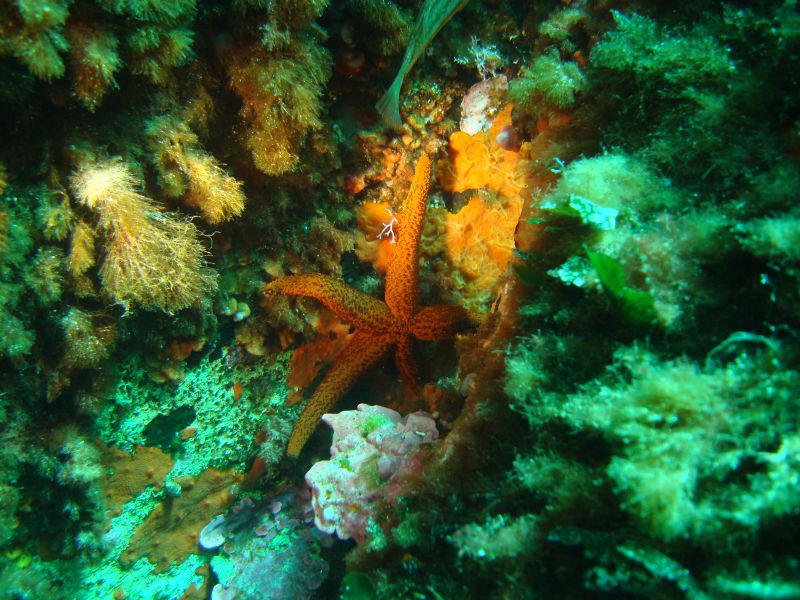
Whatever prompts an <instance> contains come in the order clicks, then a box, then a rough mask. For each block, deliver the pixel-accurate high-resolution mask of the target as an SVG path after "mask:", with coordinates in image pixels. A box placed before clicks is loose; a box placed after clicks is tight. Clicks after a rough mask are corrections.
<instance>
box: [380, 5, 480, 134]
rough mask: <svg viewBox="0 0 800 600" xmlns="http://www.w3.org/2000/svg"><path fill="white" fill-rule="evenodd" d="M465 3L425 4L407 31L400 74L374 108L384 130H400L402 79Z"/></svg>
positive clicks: (398, 73)
mask: <svg viewBox="0 0 800 600" xmlns="http://www.w3.org/2000/svg"><path fill="white" fill-rule="evenodd" d="M467 2H469V0H425V4H423V6H422V10H421V11H420V14H419V16H418V17H417V22H416V23H414V29H413V30H412V31H411V37H410V39H409V42H408V47H407V48H406V53H405V54H404V55H403V63H402V64H401V65H400V70H399V71H397V75H396V76H395V78H394V81H393V82H392V85H390V86H389V89H388V90H386V93H385V94H384V95H383V97H382V98H381V99H380V100H378V103H377V104H376V105H375V108H377V109H378V112H379V113H380V114H381V118H382V119H383V121H384V123H386V125H387V126H389V127H391V128H393V129H400V128H401V127H402V126H403V121H402V119H401V118H400V88H401V87H402V86H403V81H404V80H405V78H406V75H407V74H408V72H409V71H410V70H411V67H413V66H414V63H416V62H417V59H418V58H419V57H420V55H421V54H422V52H423V51H424V50H425V48H427V47H428V44H430V43H431V40H432V39H433V38H434V37H435V36H436V34H437V33H439V31H441V29H442V27H444V26H445V25H446V24H447V22H448V21H449V20H450V19H451V18H452V16H453V15H454V14H456V13H457V12H458V11H459V10H461V9H462V8H464V6H465V5H466V4H467Z"/></svg>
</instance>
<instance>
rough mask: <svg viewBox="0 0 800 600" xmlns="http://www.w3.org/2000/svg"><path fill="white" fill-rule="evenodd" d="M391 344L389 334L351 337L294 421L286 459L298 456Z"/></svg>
mask: <svg viewBox="0 0 800 600" xmlns="http://www.w3.org/2000/svg"><path fill="white" fill-rule="evenodd" d="M394 342H395V338H393V337H392V336H389V335H377V336H376V335H374V334H373V335H370V334H369V333H367V332H365V331H356V332H355V334H353V337H352V338H351V339H350V341H349V342H348V344H347V345H346V346H345V347H344V349H343V350H342V353H341V354H340V355H339V358H338V359H337V360H336V361H335V362H334V363H333V365H332V366H331V368H330V369H329V370H328V372H327V373H326V374H325V377H323V379H322V382H321V383H320V384H319V387H318V388H317V389H316V391H315V392H314V394H313V395H312V396H311V398H309V399H308V403H307V404H306V407H305V408H304V409H303V412H302V413H300V417H299V418H298V419H297V421H296V422H295V424H294V429H292V435H291V436H290V437H289V443H288V445H287V446H286V454H287V456H290V457H292V458H297V457H298V456H300V451H301V450H302V449H303V446H305V444H306V442H307V441H308V438H310V437H311V434H312V433H314V429H315V428H316V426H317V423H319V420H320V418H321V417H322V415H324V414H325V413H326V412H328V411H329V410H330V409H331V408H333V405H334V404H336V403H337V402H338V401H339V400H340V399H341V397H342V396H343V395H344V394H345V392H346V391H347V390H348V389H349V388H350V386H351V385H353V383H354V382H355V380H356V379H358V377H359V376H360V375H361V374H362V373H363V372H364V371H365V370H367V369H368V368H369V367H371V366H372V365H374V364H375V363H376V362H378V361H379V360H380V359H381V358H383V357H384V356H385V355H386V353H387V352H388V351H389V349H390V348H391V347H392V344H393V343H394Z"/></svg>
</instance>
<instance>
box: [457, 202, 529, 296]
mask: <svg viewBox="0 0 800 600" xmlns="http://www.w3.org/2000/svg"><path fill="white" fill-rule="evenodd" d="M522 206H523V201H522V198H521V197H520V196H515V197H512V198H507V199H505V201H503V202H499V203H493V202H487V201H486V200H484V199H482V198H478V197H474V198H471V199H470V201H469V202H468V203H467V204H466V205H465V206H464V207H463V208H462V209H461V210H460V211H458V212H457V213H456V214H449V213H448V214H447V217H446V221H445V239H446V240H447V246H446V251H447V257H448V260H449V261H450V262H451V264H453V265H454V266H455V267H456V268H457V269H458V270H459V271H461V273H462V275H463V276H464V278H465V279H467V280H468V281H469V282H471V283H472V284H473V285H474V286H475V287H476V288H477V289H484V290H485V289H490V288H491V287H492V286H493V285H494V284H495V283H496V282H497V279H498V277H499V276H500V275H501V274H502V273H503V272H504V271H505V270H506V267H507V266H508V261H509V260H511V256H512V251H513V250H514V229H515V228H516V226H517V221H519V216H520V214H521V213H522Z"/></svg>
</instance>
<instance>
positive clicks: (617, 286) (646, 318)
mask: <svg viewBox="0 0 800 600" xmlns="http://www.w3.org/2000/svg"><path fill="white" fill-rule="evenodd" d="M583 247H584V249H585V250H586V254H587V255H588V256H589V260H590V261H591V263H592V266H593V267H594V270H595V271H596V272H597V276H598V277H599V278H600V283H601V284H602V286H603V289H604V290H605V291H606V292H608V294H609V295H610V296H611V298H612V299H613V300H614V302H615V303H616V304H617V306H618V307H619V310H620V312H621V313H622V314H623V315H624V316H625V318H626V319H628V320H630V321H631V322H632V323H634V324H638V325H649V324H652V323H653V322H655V320H656V309H655V300H654V299H653V296H652V295H650V294H649V293H647V292H644V291H642V290H637V289H634V288H631V287H628V285H627V283H626V277H625V270H624V269H623V268H622V265H621V264H620V263H619V261H618V260H616V259H615V258H612V257H611V256H608V255H607V254H603V253H602V252H593V251H592V250H589V248H588V247H587V246H586V245H585V244H584V246H583Z"/></svg>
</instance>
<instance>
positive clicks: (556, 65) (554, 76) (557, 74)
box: [509, 52, 586, 117]
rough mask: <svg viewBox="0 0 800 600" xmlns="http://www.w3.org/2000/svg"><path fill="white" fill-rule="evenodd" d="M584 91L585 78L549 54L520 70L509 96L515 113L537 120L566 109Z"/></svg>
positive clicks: (569, 63)
mask: <svg viewBox="0 0 800 600" xmlns="http://www.w3.org/2000/svg"><path fill="white" fill-rule="evenodd" d="M585 88H586V77H585V76H584V75H583V72H582V71H581V69H580V67H579V66H578V65H577V64H576V63H574V62H569V61H562V60H561V58H560V57H559V56H558V53H557V52H553V53H547V54H542V55H541V56H537V57H536V58H535V59H534V60H533V62H532V63H531V65H530V66H528V67H523V68H522V72H521V73H520V76H519V77H517V78H516V79H514V80H513V81H512V82H511V86H510V89H509V96H510V98H511V101H512V102H513V103H514V105H515V106H517V107H518V109H519V110H521V111H522V112H524V113H527V114H530V115H532V116H534V117H540V116H542V115H547V114H549V113H552V112H553V111H554V110H557V109H566V108H570V107H571V106H573V105H574V104H575V98H576V96H577V95H578V94H579V93H580V92H581V91H583V90H584V89H585Z"/></svg>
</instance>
